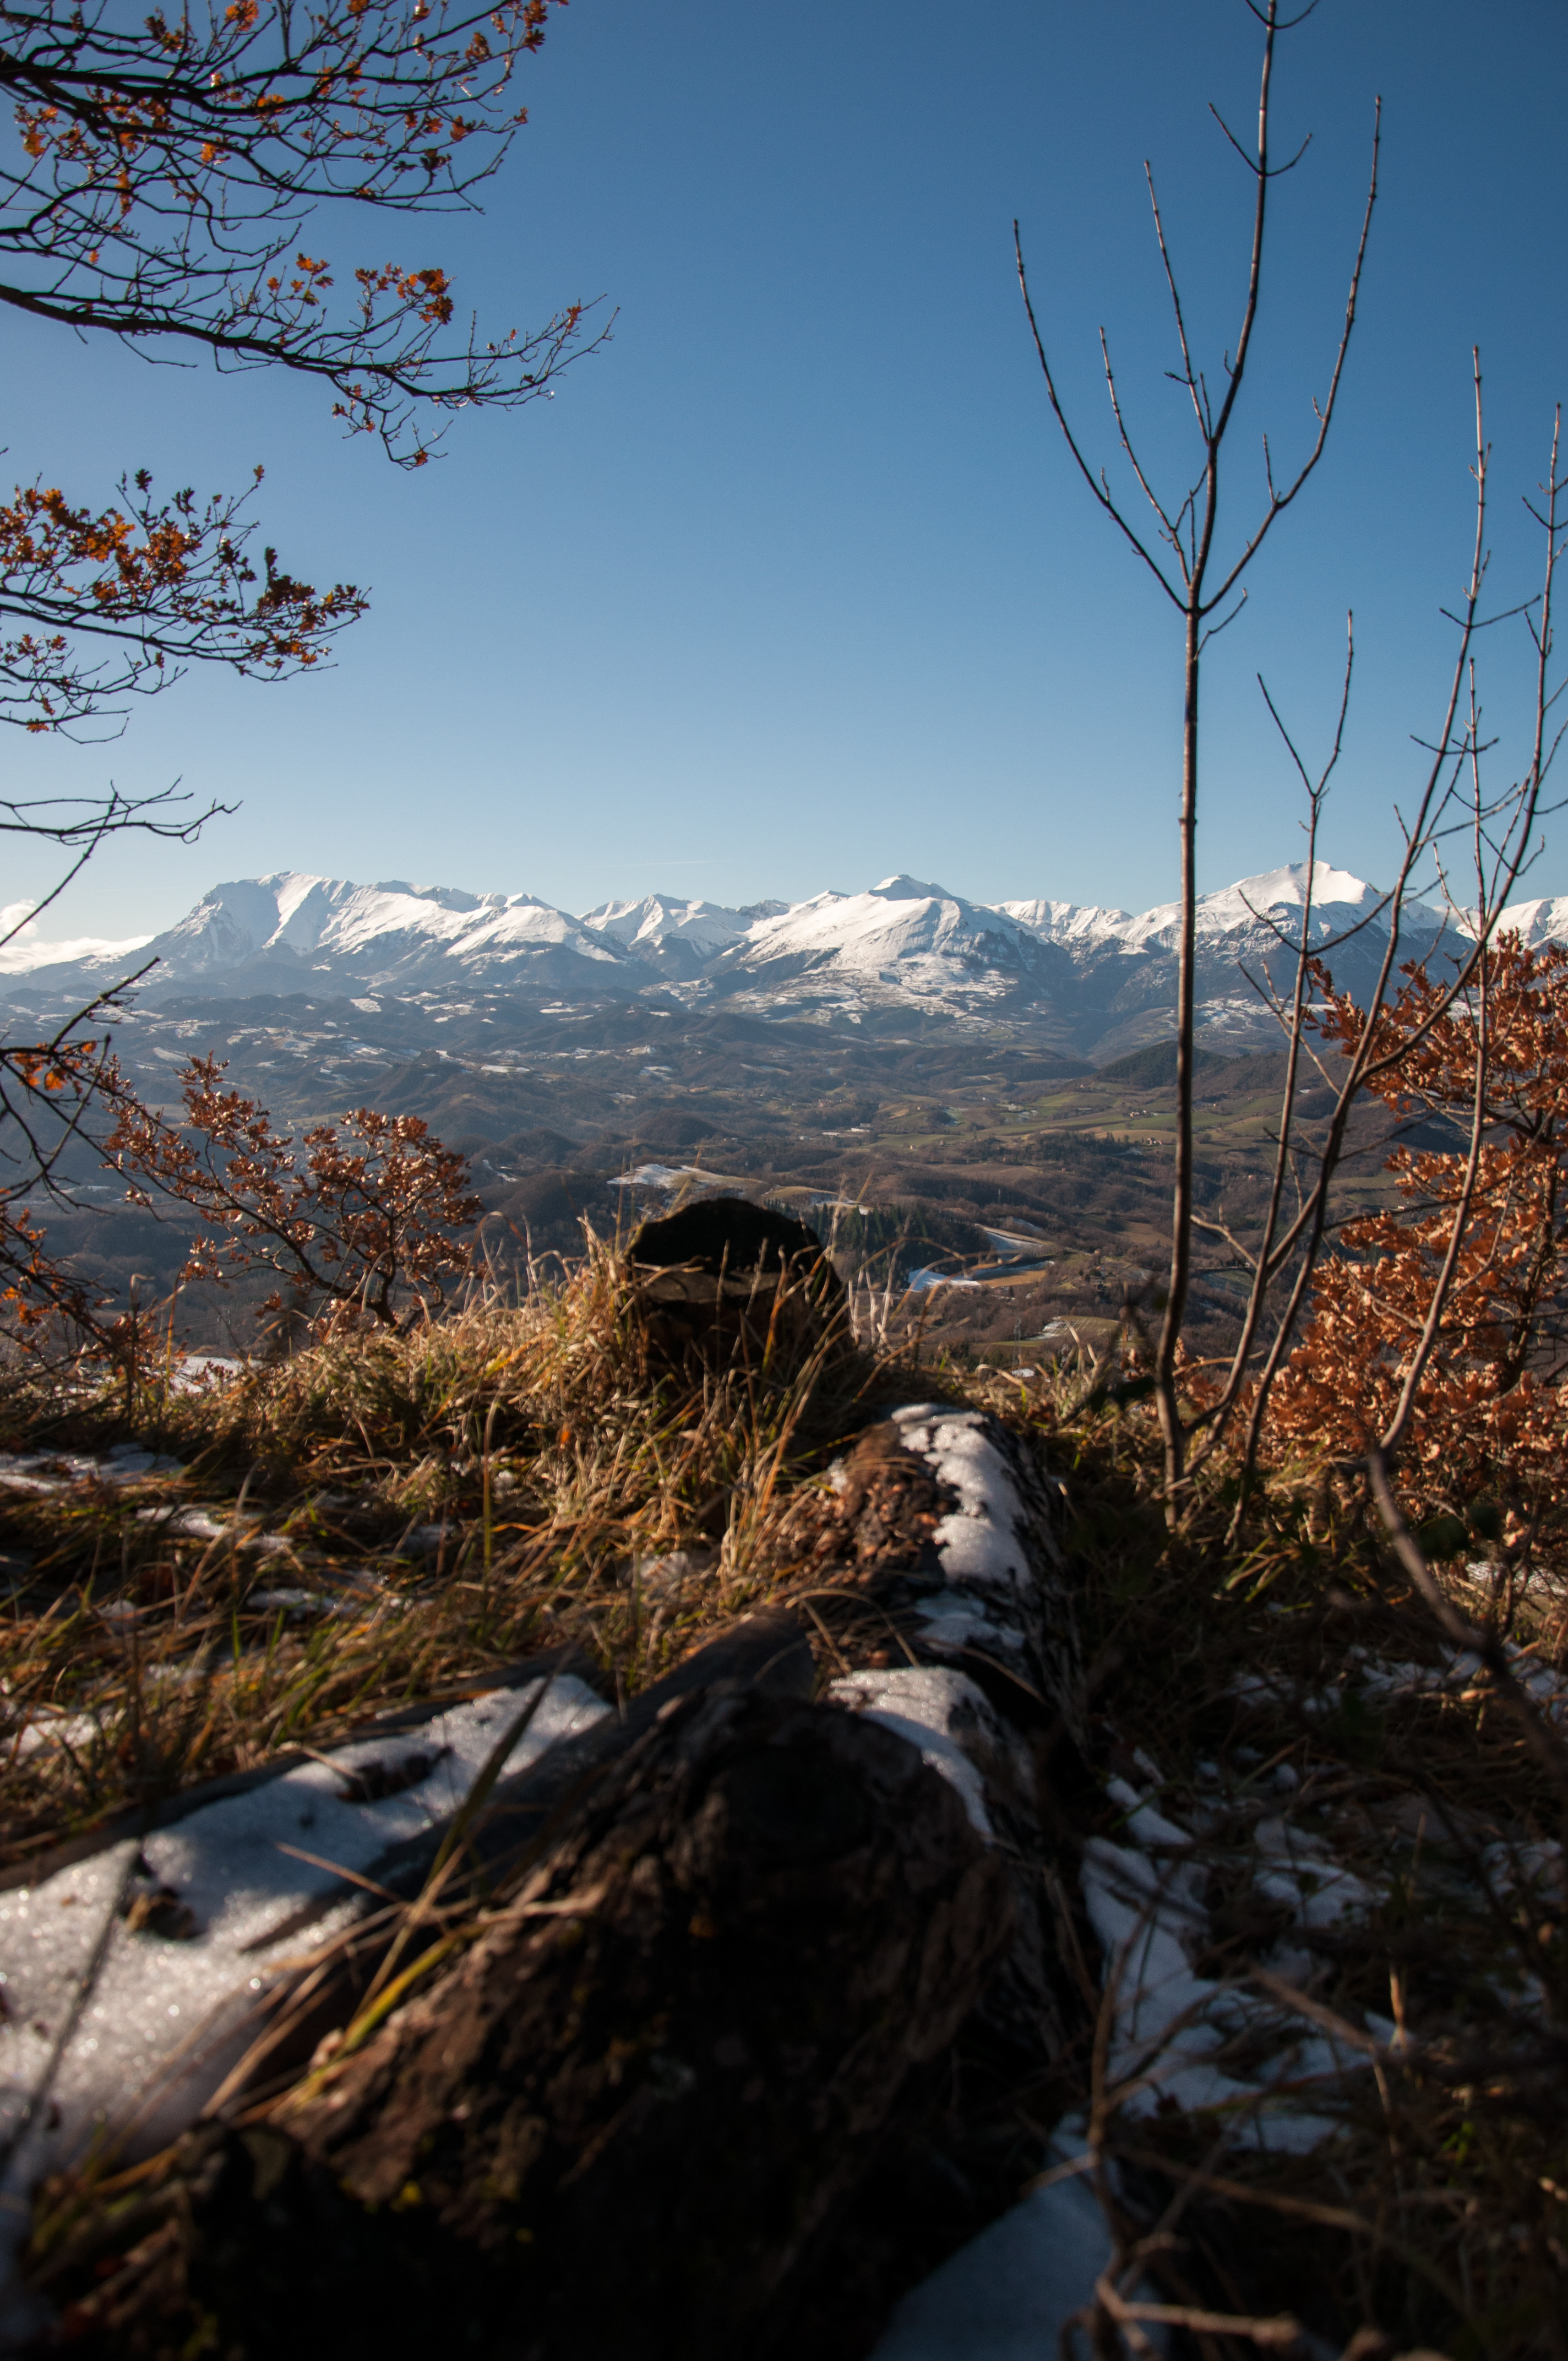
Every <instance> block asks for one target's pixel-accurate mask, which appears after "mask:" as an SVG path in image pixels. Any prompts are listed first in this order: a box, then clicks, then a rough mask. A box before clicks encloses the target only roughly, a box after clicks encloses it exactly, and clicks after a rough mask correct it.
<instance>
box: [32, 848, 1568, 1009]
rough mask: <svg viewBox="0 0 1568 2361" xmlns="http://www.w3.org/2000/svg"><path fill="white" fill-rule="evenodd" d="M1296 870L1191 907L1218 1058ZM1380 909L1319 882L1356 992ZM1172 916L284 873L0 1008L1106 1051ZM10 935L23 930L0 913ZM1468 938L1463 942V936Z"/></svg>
mask: <svg viewBox="0 0 1568 2361" xmlns="http://www.w3.org/2000/svg"><path fill="white" fill-rule="evenodd" d="M1306 886H1307V873H1306V869H1305V866H1304V864H1301V863H1299V862H1298V863H1293V864H1291V865H1289V866H1288V867H1285V868H1281V869H1276V870H1271V871H1269V872H1267V873H1265V874H1263V875H1261V876H1257V877H1249V878H1244V879H1242V880H1241V881H1240V883H1239V884H1234V885H1230V886H1226V887H1224V888H1223V889H1222V890H1221V891H1219V892H1217V893H1212V894H1208V895H1204V896H1203V898H1202V900H1201V904H1200V906H1199V913H1198V924H1199V937H1200V941H1201V974H1200V979H1199V988H1200V994H1201V998H1202V1001H1203V1004H1204V1005H1203V1016H1202V1022H1203V1024H1204V1027H1205V1028H1206V1030H1207V1031H1208V1033H1209V1034H1210V1035H1211V1036H1212V1037H1214V1038H1216V1039H1217V1041H1218V1042H1219V1043H1220V1045H1222V1046H1223V1037H1225V1036H1226V1035H1231V1036H1234V1047H1236V1048H1237V1049H1241V1048H1244V1047H1247V1046H1251V1043H1252V1041H1253V1039H1254V1038H1256V1037H1258V1036H1259V1035H1260V1032H1261V1033H1264V1034H1266V1032H1267V1031H1268V1029H1269V1027H1270V1022H1271V1020H1269V1019H1268V1018H1267V1016H1266V1011H1264V1009H1263V1008H1262V1005H1261V1004H1260V1002H1259V1000H1258V997H1257V994H1256V993H1255V989H1254V988H1253V986H1252V985H1251V983H1249V982H1248V980H1247V973H1246V972H1247V971H1250V972H1252V973H1254V974H1256V973H1258V972H1261V971H1262V970H1263V969H1265V968H1267V969H1269V970H1270V971H1271V972H1274V973H1275V974H1276V975H1278V974H1279V973H1280V970H1281V962H1282V961H1284V960H1285V958H1286V956H1287V955H1286V953H1285V952H1284V950H1282V947H1281V942H1280V936H1281V935H1282V934H1283V935H1285V936H1287V937H1290V938H1295V937H1299V928H1300V922H1301V914H1302V907H1303V904H1304V901H1305V896H1306ZM1380 905H1381V896H1380V895H1378V893H1377V892H1376V889H1375V888H1374V887H1372V886H1371V885H1368V884H1366V883H1365V881H1364V880H1363V879H1361V878H1358V877H1354V876H1352V875H1351V874H1350V873H1348V872H1347V871H1344V870H1339V869H1334V868H1332V866H1330V864H1328V863H1327V862H1319V863H1318V864H1317V870H1316V874H1315V877H1314V879H1313V895H1312V919H1311V933H1312V939H1313V942H1314V943H1321V942H1324V941H1328V940H1332V939H1334V938H1336V937H1340V936H1343V935H1345V934H1346V933H1347V932H1348V931H1349V930H1351V929H1354V928H1360V930H1361V931H1360V932H1359V933H1356V934H1354V935H1353V937H1352V939H1351V940H1350V941H1348V942H1346V943H1345V944H1344V945H1343V947H1342V949H1341V950H1338V951H1336V952H1335V953H1334V955H1333V965H1334V969H1335V972H1336V974H1337V975H1339V976H1341V977H1342V978H1343V981H1344V982H1346V983H1350V984H1351V985H1352V987H1353V988H1354V986H1355V984H1356V983H1357V982H1358V981H1359V980H1360V979H1361V977H1362V975H1363V972H1364V971H1365V970H1366V969H1367V968H1368V967H1369V966H1370V965H1371V964H1372V963H1373V962H1375V961H1376V959H1377V958H1379V957H1380V956H1381V953H1382V950H1383V948H1384V945H1385V943H1386V940H1387V929H1386V927H1385V925H1384V924H1383V923H1382V920H1381V917H1380ZM1178 915H1179V914H1178V909H1177V906H1176V905H1175V904H1174V903H1167V904H1163V905H1161V906H1158V907H1157V908H1155V909H1152V910H1145V911H1142V912H1140V913H1137V914H1135V915H1134V914H1132V913H1129V912H1127V911H1124V910H1113V909H1102V908H1099V907H1091V906H1082V905H1079V904H1074V903H1068V902H1053V901H1045V900H1037V901H1026V900H1021V901H1009V902H1002V903H997V904H994V905H992V904H985V903H978V902H970V901H968V900H966V899H965V897H964V896H963V895H959V894H953V893H950V892H948V890H947V889H946V888H945V887H944V886H941V885H938V884H927V883H925V882H924V881H922V880H920V879H918V878H914V877H907V876H894V877H887V878H883V881H882V882H881V884H877V885H873V886H872V887H870V888H868V889H867V890H866V891H865V892H862V893H858V894H844V893H836V892H828V893H822V894H817V895H812V896H811V898H810V899H809V900H807V901H805V902H796V903H793V904H786V903H783V902H762V903H755V904H752V905H751V906H747V907H744V908H739V909H731V908H726V907H723V906H719V905H718V904H716V903H712V902H704V901H683V900H680V899H678V898H675V897H673V896H671V895H662V894H652V895H647V896H645V897H644V898H643V899H642V900H641V901H635V902H624V901H622V902H606V903H602V904H600V905H599V906H598V907H597V908H596V909H592V910H586V911H584V912H582V913H581V914H579V915H576V916H574V915H573V914H572V913H570V912H568V911H565V910H560V909H557V908H555V907H554V906H553V905H552V904H550V903H548V902H543V901H541V900H539V899H538V897H537V896H536V895H532V894H470V893H465V892H462V891H460V890H458V889H455V888H451V887H445V886H439V887H438V886H416V885H411V884H406V883H405V882H403V881H402V880H392V881H390V882H389V883H385V884H377V885H356V884H350V883H349V882H348V881H347V880H345V879H341V878H330V877H317V876H313V875H309V874H306V873H301V872H299V871H293V870H286V871H278V872H276V873H273V874H272V875H270V876H267V877H254V878H245V879H241V880H239V881H237V882H236V883H234V884H225V885H220V886H216V887H214V890H213V891H212V892H211V893H210V894H208V895H205V896H203V899H202V901H200V902H199V903H198V904H197V905H196V906H195V908H194V909H193V910H192V911H191V912H190V913H189V915H188V916H187V917H184V918H182V919H181V920H180V922H179V924H178V925H177V926H174V927H171V928H169V929H168V930H167V931H166V932H165V933H163V934H160V935H156V936H152V937H133V938H131V939H128V940H126V941H124V942H118V943H108V942H98V941H92V942H88V941H76V942H70V943H65V942H61V943H50V942H48V941H45V940H40V939H37V938H36V937H35V936H34V934H33V930H32V928H30V927H27V926H24V928H22V931H21V932H20V933H19V934H17V935H16V938H15V939H14V940H13V941H12V942H11V943H10V944H8V945H7V946H6V947H5V949H4V950H0V973H4V974H5V975H7V976H8V978H9V991H10V993H11V994H13V995H16V996H21V997H25V999H26V1000H27V1001H28V1002H33V1003H36V1002H38V1000H39V999H40V998H45V999H47V1000H49V1002H51V1003H60V1002H64V1001H67V1000H69V999H70V998H71V997H72V996H73V995H75V996H85V995H88V994H92V993H93V992H94V991H98V990H101V989H103V987H104V985H105V984H106V983H109V982H111V981H113V980H115V978H116V977H117V976H119V975H121V974H124V973H126V972H128V971H129V970H131V969H133V968H137V967H142V966H144V965H146V964H147V963H148V961H156V962H157V963H156V965H155V966H153V967H152V969H151V972H149V973H148V977H147V979H146V982H145V983H144V984H143V985H142V986H141V990H142V992H143V993H144V994H147V995H148V997H150V998H155V999H167V998H169V997H170V995H172V994H178V995H180V996H181V997H183V998H191V997H201V998H223V999H233V998H236V997H240V998H246V999H251V998H255V997H257V996H258V995H277V994H285V995H286V994H309V995H313V996H318V997H319V996H322V995H323V994H324V995H328V996H330V995H334V994H341V995H345V996H347V997H350V998H352V997H355V996H372V995H377V994H389V995H392V996H394V997H396V996H399V995H409V994H422V995H423V994H441V993H446V992H452V991H458V992H468V993H472V992H474V991H476V990H482V991H486V992H491V993H500V994H505V995H506V996H508V997H509V998H513V997H515V998H518V999H521V1000H525V1001H531V1002H535V1003H537V1004H539V1005H546V1004H547V1003H548V1002H551V1001H554V1000H556V999H559V998H561V997H562V996H563V995H564V996H565V998H567V999H568V1000H570V1001H573V1002H577V1001H581V1000H583V999H585V998H591V999H596V1000H603V999H618V1000H620V999H626V998H628V997H631V996H635V995H647V996H651V997H652V998H653V999H654V1000H656V1001H660V1002H662V1003H663V1005H681V1004H685V1005H688V1006H689V1005H696V1004H699V1003H704V1004H706V1003H708V1002H711V1001H713V1000H715V999H722V1000H723V1001H724V1002H725V1003H726V1004H728V1005H732V1006H738V1007H740V1008H743V1009H751V1010H754V1011H756V1012H757V1013H759V1014H763V1015H772V1016H784V1015H794V1016H814V1017H816V1018H817V1019H818V1020H822V1019H827V1020H828V1021H830V1022H831V1021H834V1020H835V1019H840V1020H843V1021H848V1022H850V1023H856V1024H859V1023H864V1022H868V1021H870V1022H872V1023H873V1024H874V1023H876V1022H877V1021H878V1020H879V1019H885V1018H886V1017H888V1016H893V1015H898V1016H900V1017H901V1019H902V1020H904V1021H906V1020H907V1019H908V1017H909V1016H911V1015H912V1014H914V1013H915V1012H916V1011H925V1012H927V1013H929V1014H930V1015H931V1016H947V1017H949V1018H968V1019H970V1020H971V1021H972V1020H974V1019H976V1018H981V1019H985V1018H989V1019H991V1020H992V1021H997V1020H1001V1021H1004V1022H1012V1023H1018V1022H1023V1023H1025V1024H1027V1025H1028V1026H1029V1027H1030V1029H1038V1030H1041V1031H1043V1032H1044V1034H1045V1035H1046V1036H1047V1038H1056V1039H1058V1040H1059V1041H1060V1043H1061V1044H1062V1046H1063V1047H1067V1046H1069V1045H1070V1046H1075V1047H1078V1048H1080V1049H1090V1050H1091V1052H1092V1053H1093V1054H1096V1055H1103V1054H1107V1050H1109V1053H1110V1054H1114V1049H1115V1048H1116V1047H1119V1046H1120V1045H1121V1043H1122V1042H1123V1041H1124V1040H1125V1041H1127V1042H1128V1043H1135V1041H1136V1040H1137V1039H1139V1038H1154V1037H1155V1036H1156V1035H1157V1034H1158V1033H1160V1032H1161V1031H1163V1030H1167V1029H1168V1011H1169V1008H1170V1006H1171V1005H1172V998H1173V987H1174V979H1175V950H1176V940H1177V920H1178ZM6 916H7V917H8V919H9V920H10V922H11V923H13V924H14V923H15V922H16V919H17V918H18V917H21V916H23V913H22V912H21V911H19V910H13V911H11V912H9V913H7V914H6ZM1507 919H1508V923H1509V924H1512V925H1516V926H1518V927H1519V930H1520V931H1521V933H1523V934H1524V935H1525V936H1526V938H1527V939H1529V940H1531V941H1541V940H1547V939H1551V940H1568V898H1562V897H1560V898H1557V899H1552V900H1544V901H1534V902H1521V903H1519V904H1518V905H1517V906H1515V907H1514V908H1513V909H1512V910H1510V911H1509V912H1508V914H1507ZM1444 930H1445V928H1444V921H1443V919H1442V916H1441V914H1439V913H1438V912H1436V911H1432V910H1428V909H1422V908H1420V907H1418V908H1416V909H1414V910H1409V909H1408V911H1407V933H1406V941H1407V942H1408V944H1409V955H1410V956H1412V957H1415V956H1420V955H1421V954H1422V953H1424V952H1425V951H1426V950H1428V949H1429V948H1432V947H1435V946H1436V945H1437V944H1438V943H1439V941H1440V940H1441V938H1442V935H1443V933H1444ZM1461 930H1462V929H1461Z"/></svg>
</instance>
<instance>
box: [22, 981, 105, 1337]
mask: <svg viewBox="0 0 1568 2361" xmlns="http://www.w3.org/2000/svg"><path fill="white" fill-rule="evenodd" d="M87 1013H88V1015H89V1016H93V1015H94V1014H98V1015H101V1014H102V1013H103V1011H102V1010H101V1009H100V1010H98V1011H89V1012H87ZM124 1090H125V1084H124V1082H123V1081H122V1078H121V1075H120V1071H119V1068H118V1066H117V1065H116V1063H115V1058H114V1055H113V1052H112V1051H111V1049H110V1048H109V1044H108V1041H107V1039H106V1038H104V1037H103V1036H101V1035H97V1034H94V1035H93V1036H87V1035H82V1034H79V1033H72V1032H71V1030H70V1028H68V1029H67V1032H66V1034H65V1035H64V1036H63V1037H58V1038H55V1039H54V1040H52V1041H39V1042H31V1043H26V1042H21V1043H0V1141H3V1142H4V1146H3V1147H0V1304H3V1305H4V1306H5V1314H6V1318H7V1324H11V1325H13V1326H14V1331H15V1332H16V1333H18V1334H23V1335H27V1334H36V1333H37V1332H38V1331H40V1330H42V1329H43V1328H44V1327H45V1326H46V1325H49V1324H51V1323H56V1322H63V1323H65V1324H66V1325H67V1327H68V1328H70V1329H71V1330H74V1331H76V1332H81V1331H82V1330H83V1329H91V1328H92V1327H93V1325H94V1324H95V1323H94V1320H93V1313H94V1312H95V1310H96V1308H97V1303H98V1298H97V1296H96V1294H95V1292H94V1290H92V1289H90V1288H89V1287H88V1286H87V1285H86V1284H85V1283H84V1282H83V1281H82V1279H80V1278H78V1277H77V1276H76V1274H75V1273H73V1272H71V1271H70V1270H68V1269H67V1268H65V1266H64V1265H63V1264H62V1263H60V1261H59V1260H58V1259H57V1258H56V1257H54V1256H52V1255H51V1254H50V1253H49V1249H48V1246H47V1244H46V1240H45V1235H44V1232H43V1230H42V1228H41V1227H40V1226H39V1223H38V1214H39V1212H40V1211H41V1209H42V1207H43V1206H44V1205H46V1204H48V1203H49V1202H50V1201H51V1200H53V1201H63V1200H64V1197H65V1191H64V1188H63V1186H62V1183H61V1181H60V1178H59V1168H60V1163H61V1160H62V1159H63V1158H64V1157H65V1156H66V1154H67V1153H68V1151H69V1150H70V1148H71V1146H72V1145H73V1144H75V1143H78V1142H80V1141H81V1140H82V1138H83V1137H84V1134H83V1131H82V1125H83V1121H84V1119H85V1117H86V1115H87V1112H88V1110H89V1108H90V1107H91V1106H92V1104H93V1102H94V1100H97V1099H100V1098H107V1099H110V1100H114V1099H116V1098H118V1097H119V1096H121V1095H122V1094H123V1093H124Z"/></svg>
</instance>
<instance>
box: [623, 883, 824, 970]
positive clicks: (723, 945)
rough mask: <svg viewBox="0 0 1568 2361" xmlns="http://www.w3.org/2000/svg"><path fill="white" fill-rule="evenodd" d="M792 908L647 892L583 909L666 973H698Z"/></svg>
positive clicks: (636, 956) (638, 955)
mask: <svg viewBox="0 0 1568 2361" xmlns="http://www.w3.org/2000/svg"><path fill="white" fill-rule="evenodd" d="M788 908H789V904H788V903H787V902H753V903H751V904H750V905H749V906H747V907H746V908H744V909H740V910H728V909H725V908H723V907H722V906H721V905H720V904H718V902H683V901H680V900H678V899H677V898H676V897H675V896H674V895H670V894H645V895H643V897H642V899H641V901H640V902H601V903H600V904H599V906H598V908H597V909H594V910H586V911H585V912H584V913H583V921H582V922H583V925H584V926H585V927H591V928H593V929H594V931H595V933H596V934H600V935H608V936H609V939H610V940H611V941H612V942H615V943H619V944H620V945H621V946H622V947H623V948H624V949H625V950H628V951H630V954H631V956H632V957H633V958H634V959H638V960H642V961H646V962H647V963H648V964H649V965H651V966H653V967H656V968H658V969H659V970H660V971H661V972H663V973H664V974H666V975H676V976H695V975H699V974H700V973H701V972H702V970H703V969H704V968H705V967H706V966H707V962H708V961H709V960H711V959H715V958H717V956H718V953H719V952H720V951H723V950H729V946H730V945H731V944H732V943H737V942H739V941H740V940H741V939H742V938H743V937H744V936H746V935H748V934H750V933H751V932H752V931H753V930H754V929H755V928H757V927H758V926H759V925H761V924H762V923H763V922H764V921H765V920H767V919H769V918H775V917H778V916H779V914H780V913H781V912H782V911H784V910H787V909H788Z"/></svg>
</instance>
